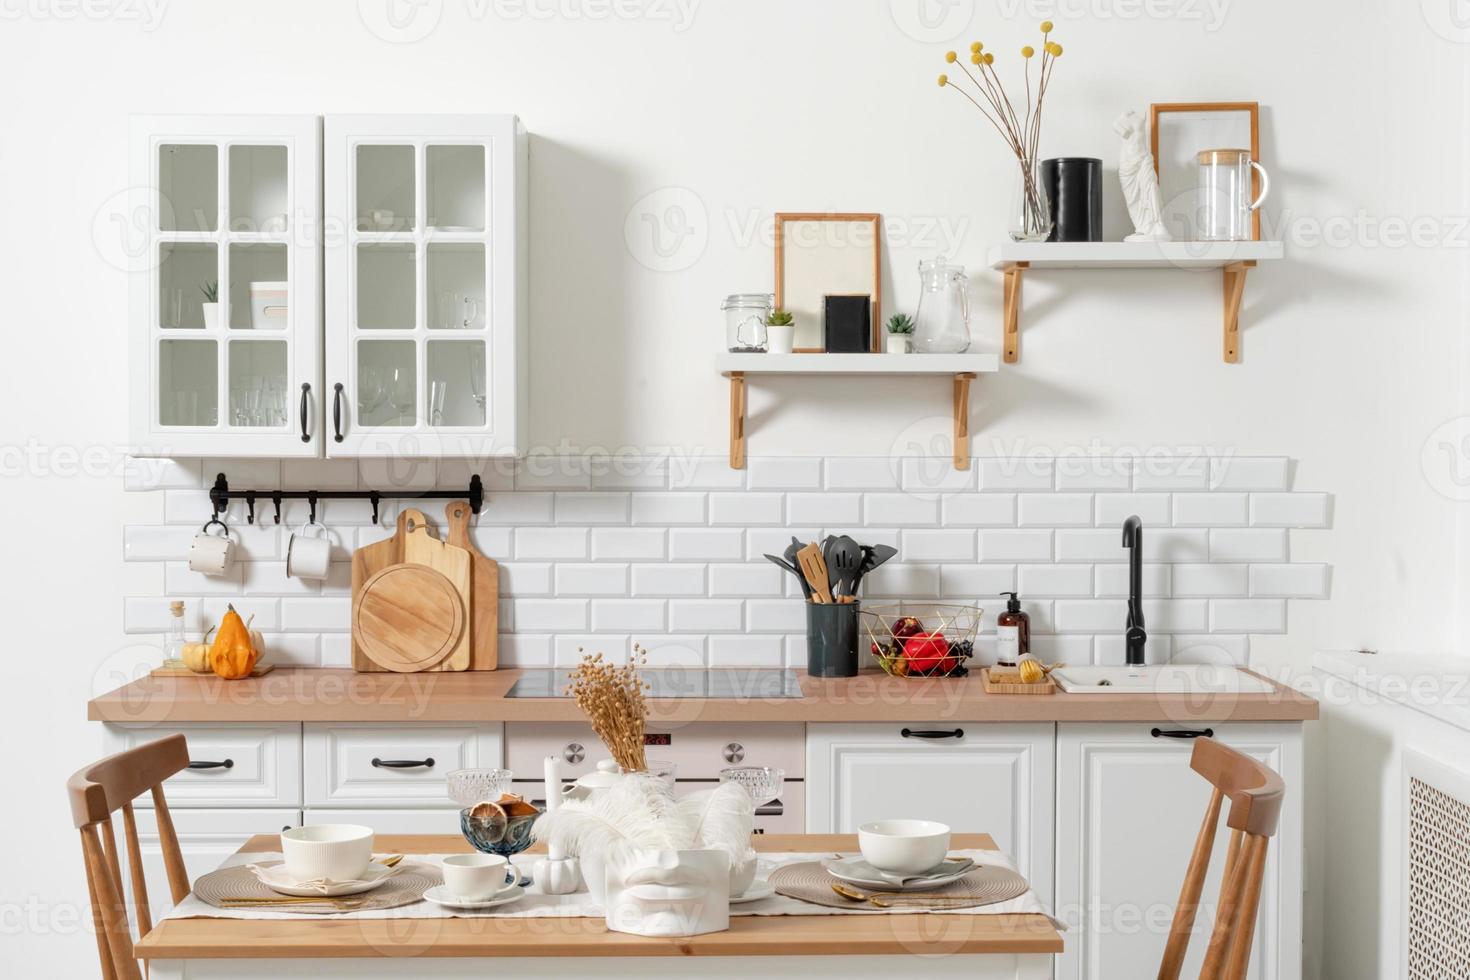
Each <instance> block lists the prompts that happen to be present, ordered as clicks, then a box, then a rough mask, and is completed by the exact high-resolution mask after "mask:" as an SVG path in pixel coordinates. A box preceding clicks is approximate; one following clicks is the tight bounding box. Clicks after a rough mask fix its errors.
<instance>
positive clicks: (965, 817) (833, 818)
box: [806, 722, 1056, 902]
mask: <svg viewBox="0 0 1470 980" xmlns="http://www.w3.org/2000/svg"><path fill="white" fill-rule="evenodd" d="M1055 738H1056V728H1055V726H1054V725H1052V724H1050V723H1039V724H978V723H963V724H956V725H940V724H934V723H930V722H913V723H908V724H878V725H873V724H830V725H808V726H807V736H806V751H807V760H806V810H807V821H806V829H807V832H808V833H813V834H832V833H836V834H850V833H855V832H856V831H857V828H858V825H859V824H862V823H866V822H868V821H870V820H881V819H884V818H890V817H916V818H920V819H925V820H938V821H939V822H941V823H945V824H948V825H949V826H950V828H951V829H952V830H953V831H955V832H957V833H986V834H989V835H990V836H992V837H994V838H995V842H996V845H997V846H998V847H999V848H1000V849H1001V850H1002V851H1005V852H1006V853H1008V854H1010V855H1012V856H1013V857H1014V858H1015V860H1016V862H1017V867H1018V868H1019V869H1020V871H1021V873H1022V874H1024V875H1026V877H1027V878H1028V879H1030V881H1031V884H1032V886H1033V887H1034V888H1035V889H1036V893H1037V894H1038V895H1040V896H1041V898H1042V901H1045V902H1049V901H1050V899H1051V886H1052V832H1053V821H1052V805H1053V782H1052V770H1053V764H1054V759H1055Z"/></svg>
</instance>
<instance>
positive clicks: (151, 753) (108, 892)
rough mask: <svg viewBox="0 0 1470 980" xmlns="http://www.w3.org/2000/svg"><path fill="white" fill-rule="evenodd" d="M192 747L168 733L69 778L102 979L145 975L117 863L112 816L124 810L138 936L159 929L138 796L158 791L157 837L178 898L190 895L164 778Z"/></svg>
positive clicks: (186, 762) (185, 761)
mask: <svg viewBox="0 0 1470 980" xmlns="http://www.w3.org/2000/svg"><path fill="white" fill-rule="evenodd" d="M188 765H189V749H188V747H187V746H186V745H185V744H184V736H182V735H170V736H169V737H167V738H164V739H160V740H159V741H157V742H149V743H148V744H147V745H141V746H139V747H138V748H136V749H129V750H128V751H126V752H119V753H118V754H117V755H114V756H109V757H108V758H106V759H103V760H102V761H101V762H97V763H94V764H92V765H90V766H88V767H87V768H85V769H83V770H82V771H80V772H78V773H77V774H76V775H74V776H72V777H71V779H69V780H67V783H66V791H67V795H68V796H69V797H70V798H71V814H72V820H73V821H75V822H76V825H77V829H78V830H80V831H81V832H82V854H83V856H84V857H85V858H86V861H87V893H88V895H89V896H90V897H91V900H92V923H93V925H94V926H95V927H96V932H97V954H98V956H100V957H101V958H102V976H103V978H104V980H141V978H142V974H141V973H140V972H139V970H138V960H137V957H136V956H134V955H133V937H132V933H131V932H130V931H129V927H128V910H127V905H126V904H125V902H124V900H123V897H122V896H123V888H122V872H121V871H120V870H119V867H118V860H117V840H116V838H115V837H114V836H113V831H112V815H113V813H115V812H116V811H118V810H121V811H122V815H123V832H124V837H125V838H126V840H127V848H128V870H129V871H130V872H131V876H132V879H133V903H134V905H135V906H136V908H137V910H138V935H139V936H142V935H144V934H146V933H147V932H148V930H150V929H152V928H153V923H152V921H151V920H150V918H149V912H148V886H147V884H146V883H145V882H144V880H143V856H142V852H141V850H140V849H139V847H138V827H137V824H136V822H135V821H134V819H133V800H134V799H135V798H137V797H138V796H141V795H142V794H143V793H144V792H148V791H151V792H152V793H153V808H154V814H155V816H156V818H157V821H158V837H159V842H160V844H161V845H162V848H163V866H164V869H165V871H166V872H167V873H168V887H169V891H171V892H172V893H173V900H174V902H176V903H177V902H181V901H183V900H184V896H185V895H188V894H189V876H188V873H187V872H185V870H184V856H183V854H182V852H181V851H180V850H179V839H178V836H177V835H176V834H175V833H174V825H173V819H172V818H171V817H170V816H169V812H168V804H167V803H165V802H164V799H163V785H162V784H163V781H164V780H165V779H167V778H168V777H170V776H172V775H173V774H174V773H176V772H179V771H180V770H183V769H186V768H188Z"/></svg>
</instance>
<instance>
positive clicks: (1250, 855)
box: [1199, 836, 1265, 980]
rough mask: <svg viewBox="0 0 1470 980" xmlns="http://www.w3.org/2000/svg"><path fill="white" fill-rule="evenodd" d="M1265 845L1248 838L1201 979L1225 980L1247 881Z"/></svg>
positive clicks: (1224, 896) (1226, 892)
mask: <svg viewBox="0 0 1470 980" xmlns="http://www.w3.org/2000/svg"><path fill="white" fill-rule="evenodd" d="M1258 842H1260V843H1261V845H1262V846H1264V843H1265V838H1264V837H1249V836H1248V837H1246V839H1245V843H1244V844H1243V845H1242V848H1241V854H1240V857H1239V858H1238V859H1237V860H1236V862H1235V869H1234V871H1233V872H1232V873H1231V875H1230V879H1229V880H1228V881H1226V882H1225V887H1224V888H1223V889H1221V892H1220V905H1219V907H1218V908H1217V909H1216V910H1215V928H1214V931H1213V932H1211V933H1210V945H1209V947H1208V948H1207V949H1206V950H1205V962H1204V965H1203V966H1201V967H1200V971H1199V980H1223V973H1222V971H1223V970H1224V967H1225V957H1226V954H1227V953H1229V951H1230V941H1231V939H1232V937H1233V936H1234V935H1235V924H1236V919H1237V916H1238V914H1239V908H1240V904H1241V896H1242V895H1243V894H1244V892H1245V880H1246V877H1247V876H1248V875H1249V873H1250V868H1251V864H1252V862H1254V861H1255V854H1256V846H1257V843H1258Z"/></svg>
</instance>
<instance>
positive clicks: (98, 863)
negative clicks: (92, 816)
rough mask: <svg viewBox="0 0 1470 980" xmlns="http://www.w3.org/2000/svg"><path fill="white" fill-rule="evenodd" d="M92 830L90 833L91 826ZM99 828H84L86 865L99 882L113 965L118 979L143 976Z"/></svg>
mask: <svg viewBox="0 0 1470 980" xmlns="http://www.w3.org/2000/svg"><path fill="white" fill-rule="evenodd" d="M89 829H90V830H92V831H93V833H88V830H89ZM95 830H96V828H95V827H94V828H86V829H83V830H82V850H83V851H84V852H85V853H86V855H87V867H88V871H89V873H90V874H91V876H92V878H93V880H94V881H95V883H96V892H95V894H96V896H97V904H96V906H94V907H95V908H98V909H100V910H101V916H102V928H103V930H104V931H105V932H106V933H107V947H108V949H110V950H111V951H112V966H113V969H114V970H115V971H116V975H117V977H118V978H119V980H143V977H142V974H141V973H140V972H139V970H138V961H137V960H136V959H134V957H133V937H132V934H131V933H130V932H129V931H128V910H127V906H126V905H124V904H123V899H122V892H121V891H119V889H118V885H117V881H116V879H114V878H113V877H112V874H111V872H110V871H109V868H108V861H107V856H106V854H105V853H104V852H103V849H102V843H101V841H99V840H98V839H97V837H96V834H95Z"/></svg>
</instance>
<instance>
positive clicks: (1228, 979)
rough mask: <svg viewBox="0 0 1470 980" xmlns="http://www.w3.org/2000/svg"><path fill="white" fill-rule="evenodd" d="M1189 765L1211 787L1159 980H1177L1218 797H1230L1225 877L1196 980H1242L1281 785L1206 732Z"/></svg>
mask: <svg viewBox="0 0 1470 980" xmlns="http://www.w3.org/2000/svg"><path fill="white" fill-rule="evenodd" d="M1189 767H1190V768H1191V769H1193V770H1194V771H1195V772H1197V773H1199V774H1200V775H1201V776H1203V777H1205V779H1207V780H1209V782H1210V784H1211V785H1212V786H1214V787H1215V791H1214V793H1212V794H1211V796H1210V805H1209V808H1208V809H1207V810H1206V811H1205V822H1204V824H1203V825H1201V827H1200V829H1199V837H1198V838H1197V839H1196V840H1195V842H1194V854H1193V855H1191V856H1190V859H1189V869H1188V870H1187V871H1186V872H1185V875H1184V888H1183V889H1182V890H1181V891H1180V893H1179V906H1178V907H1177V908H1176V909H1175V910H1174V921H1173V923H1172V924H1171V925H1170V926H1169V942H1168V944H1167V945H1165V947H1164V960H1163V962H1162V963H1161V964H1160V965H1159V980H1178V978H1179V971H1180V970H1181V969H1182V968H1183V966H1184V954H1185V953H1186V952H1187V951H1188V949H1189V937H1190V933H1191V932H1192V931H1193V929H1194V916H1195V912H1196V911H1198V909H1199V897H1200V892H1201V891H1203V890H1204V885H1205V875H1206V873H1207V872H1208V871H1209V869H1210V852H1211V850H1212V849H1213V848H1214V845H1215V828H1216V827H1217V826H1218V824H1219V823H1220V807H1221V804H1222V803H1223V801H1224V800H1226V799H1229V800H1230V813H1229V814H1228V815H1227V816H1226V818H1225V823H1226V825H1227V826H1229V827H1230V843H1229V844H1228V845H1227V846H1226V849H1225V875H1224V877H1223V878H1222V879H1221V881H1220V902H1219V906H1218V907H1217V909H1216V914H1215V928H1214V931H1213V932H1212V933H1211V934H1210V945H1209V946H1208V947H1207V948H1206V950H1205V962H1204V965H1203V966H1202V967H1201V968H1200V973H1199V975H1200V980H1243V978H1244V977H1245V974H1246V969H1247V967H1248V966H1249V963H1250V955H1251V940H1252V938H1253V937H1254V935H1255V929H1256V910H1257V908H1258V907H1259V905H1260V901H1261V877H1262V874H1263V873H1264V871H1265V867H1266V844H1267V843H1268V842H1269V841H1270V839H1271V838H1272V837H1274V836H1276V826H1277V824H1278V823H1279V822H1280V819H1281V799H1282V797H1283V796H1284V795H1285V793H1286V784H1285V783H1283V782H1282V781H1281V777H1280V776H1279V775H1277V773H1276V772H1275V771H1274V770H1272V769H1269V768H1267V767H1266V766H1264V765H1262V764H1261V763H1259V762H1257V761H1256V760H1255V759H1252V758H1251V757H1250V756H1248V755H1245V754H1244V753H1242V752H1238V751H1236V750H1235V749H1232V748H1231V747H1230V746H1228V745H1221V744H1220V743H1219V742H1216V741H1215V740H1214V739H1212V738H1200V739H1197V740H1196V741H1195V743H1194V754H1193V755H1192V756H1191V757H1190V760H1189Z"/></svg>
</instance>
